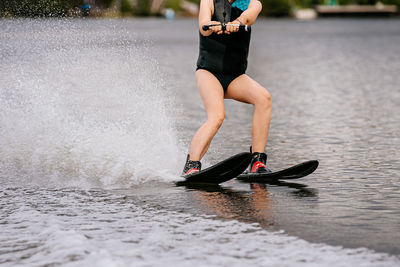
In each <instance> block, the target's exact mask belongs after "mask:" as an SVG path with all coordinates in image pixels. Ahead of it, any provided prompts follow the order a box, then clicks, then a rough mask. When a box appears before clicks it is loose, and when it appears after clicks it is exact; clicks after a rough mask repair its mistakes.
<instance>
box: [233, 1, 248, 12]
mask: <svg viewBox="0 0 400 267" xmlns="http://www.w3.org/2000/svg"><path fill="white" fill-rule="evenodd" d="M249 4H250V0H236V1H235V2H233V4H232V7H237V8H239V9H240V10H242V11H245V10H246V9H247V8H248V7H249Z"/></svg>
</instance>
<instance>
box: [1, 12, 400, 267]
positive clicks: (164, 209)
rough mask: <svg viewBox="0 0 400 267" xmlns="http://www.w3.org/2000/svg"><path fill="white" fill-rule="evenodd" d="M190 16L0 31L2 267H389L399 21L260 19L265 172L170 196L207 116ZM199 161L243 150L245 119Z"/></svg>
mask: <svg viewBox="0 0 400 267" xmlns="http://www.w3.org/2000/svg"><path fill="white" fill-rule="evenodd" d="M196 27H197V22H196V20H193V19H178V20H173V21H166V20H162V19H120V20H116V19H112V20H110V19H89V20H79V19H75V20H69V19H47V20H45V19H43V20H30V19H23V20H0V127H1V128H0V210H1V213H0V225H1V231H0V243H1V244H2V245H1V247H0V265H5V266H14V265H19V266H45V265H65V266H82V265H84V264H85V265H92V266H160V265H167V266H169V265H176V266H188V265H212V266H217V265H218V266H221V265H222V266H244V265H247V264H252V265H255V266H277V265H279V266H294V265H296V266H332V265H335V266H360V265H363V266H399V265H400V256H399V255H400V244H399V240H400V224H399V218H400V204H399V202H400V152H399V151H400V130H399V129H400V87H399V84H400V75H399V73H400V60H399V55H400V46H399V43H400V20H397V19H388V20H386V19H383V20H381V19H378V20H372V19H371V20H369V19H365V20H352V19H345V20H335V19H328V20H316V21H308V22H299V21H294V20H270V19H268V20H266V19H260V20H258V21H257V23H256V24H255V25H254V27H253V32H252V42H251V48H250V55H249V67H248V71H247V73H248V75H250V76H251V77H252V78H254V79H255V80H257V81H258V82H259V83H261V84H262V85H263V86H265V87H266V88H267V89H268V90H269V92H270V93H271V95H272V105H273V107H272V122H271V130H270V136H269V141H268V145H267V153H268V165H269V167H270V168H271V169H273V170H278V169H281V168H285V167H288V166H290V165H293V164H296V163H299V162H302V161H305V160H309V159H318V160H319V161H320V166H319V168H318V169H317V171H316V172H315V173H314V174H312V175H310V176H308V177H305V178H302V179H299V180H293V181H286V182H284V181H282V182H277V183H272V184H266V185H255V186H249V184H245V183H240V182H238V181H236V180H231V181H229V182H226V183H224V184H222V185H221V187H208V188H197V189H193V188H192V189H191V188H185V187H176V186H175V185H174V182H175V181H177V180H179V179H180V178H179V175H180V172H181V170H182V168H183V164H184V160H185V157H186V153H187V150H188V146H189V142H190V140H191V138H192V136H193V134H194V133H195V131H196V130H197V128H198V127H199V126H200V125H201V123H202V122H203V121H204V120H205V112H204V108H203V105H202V102H201V99H200V96H199V94H198V92H197V88H196V83H195V79H194V70H195V64H196V60H197V53H198V32H197V28H196ZM226 114H227V117H226V119H225V121H224V124H223V126H222V128H221V129H220V131H219V133H218V134H217V136H216V137H215V139H214V141H213V143H212V145H211V147H210V150H209V152H208V153H207V155H206V157H205V158H204V160H203V164H204V165H205V166H209V165H211V164H214V163H216V162H218V161H219V160H221V159H223V158H226V157H228V156H231V155H232V154H235V153H239V152H242V151H248V149H249V145H250V144H251V117H252V107H251V106H249V105H246V104H242V103H235V102H233V101H231V100H227V101H226Z"/></svg>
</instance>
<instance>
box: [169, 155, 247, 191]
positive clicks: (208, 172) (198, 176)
mask: <svg viewBox="0 0 400 267" xmlns="http://www.w3.org/2000/svg"><path fill="white" fill-rule="evenodd" d="M250 161H251V154H250V153H247V152H245V153H240V154H237V155H234V156H232V157H230V158H228V159H226V160H224V161H221V162H219V163H217V164H215V165H213V166H211V167H208V168H206V169H204V170H202V171H200V172H197V173H194V174H189V175H185V176H184V177H185V181H179V182H177V183H176V185H179V186H180V185H188V184H196V183H208V184H220V183H223V182H226V181H228V180H230V179H233V178H235V177H236V176H238V175H239V174H241V173H242V172H243V171H244V170H245V169H246V168H247V166H249V164H250Z"/></svg>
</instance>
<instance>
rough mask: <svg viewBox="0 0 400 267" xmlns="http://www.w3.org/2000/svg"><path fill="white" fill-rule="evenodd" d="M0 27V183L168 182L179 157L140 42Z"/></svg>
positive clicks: (69, 26) (53, 27)
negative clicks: (0, 29)
mask: <svg viewBox="0 0 400 267" xmlns="http://www.w3.org/2000/svg"><path fill="white" fill-rule="evenodd" d="M2 23H3V24H5V27H3V28H5V31H4V34H2V37H1V39H2V40H1V55H0V71H1V73H2V75H1V78H0V125H1V130H0V131H1V138H0V168H1V171H0V175H1V178H2V181H4V182H7V183H9V184H14V185H15V184H19V183H23V184H27V183H33V184H35V185H41V184H43V185H44V184H45V185H49V184H53V185H77V184H79V185H81V186H82V184H87V185H91V186H93V185H98V186H110V187H120V186H129V185H133V184H136V183H140V182H143V181H147V180H152V179H156V180H163V181H171V180H173V179H176V176H177V174H178V173H177V171H176V170H177V169H178V167H179V164H178V161H177V158H179V157H180V156H182V155H181V153H180V152H179V149H178V146H177V141H176V137H175V136H176V135H175V130H174V128H173V124H172V123H173V121H171V119H170V117H169V114H168V112H167V110H168V106H169V105H171V103H170V102H169V101H171V99H170V97H169V96H168V92H167V90H166V88H164V87H163V80H162V78H161V77H160V75H155V74H159V69H158V66H157V62H156V61H155V60H154V58H152V56H151V53H152V51H151V49H150V48H148V46H149V42H146V41H142V42H139V41H140V40H139V41H138V39H139V38H138V37H137V36H134V35H133V34H132V33H130V32H129V31H128V30H127V29H123V28H119V27H118V25H116V24H113V23H110V25H113V26H108V27H107V26H104V25H95V24H94V25H93V23H92V24H90V25H89V24H86V23H85V22H84V21H82V23H80V24H73V23H71V21H69V20H31V21H28V23H27V21H26V20H12V21H6V22H4V21H3V22H2ZM39 26H40V27H39ZM96 26H97V27H96ZM80 27H87V28H86V29H85V31H82V30H81V29H80ZM121 36H122V37H121Z"/></svg>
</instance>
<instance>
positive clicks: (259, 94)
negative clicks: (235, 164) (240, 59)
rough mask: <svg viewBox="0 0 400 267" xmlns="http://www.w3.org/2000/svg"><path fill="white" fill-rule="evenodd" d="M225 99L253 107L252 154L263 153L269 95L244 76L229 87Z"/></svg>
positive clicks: (266, 133) (267, 123) (269, 109)
mask: <svg viewBox="0 0 400 267" xmlns="http://www.w3.org/2000/svg"><path fill="white" fill-rule="evenodd" d="M225 98H229V99H234V100H237V101H240V102H244V103H248V104H252V105H254V114H253V127H252V139H253V140H252V146H253V152H260V153H261V152H264V150H265V146H266V145H267V139H268V131H269V125H270V121H271V95H270V94H269V92H268V91H267V90H266V89H265V88H264V87H262V86H261V85H260V84H258V83H257V82H256V81H254V80H253V79H251V78H250V77H249V76H247V75H246V74H243V75H240V76H239V77H237V78H236V79H235V80H233V82H232V83H231V84H230V85H229V87H228V90H227V92H226V93H225Z"/></svg>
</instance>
